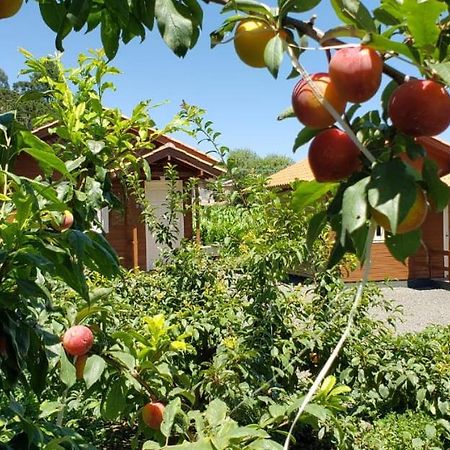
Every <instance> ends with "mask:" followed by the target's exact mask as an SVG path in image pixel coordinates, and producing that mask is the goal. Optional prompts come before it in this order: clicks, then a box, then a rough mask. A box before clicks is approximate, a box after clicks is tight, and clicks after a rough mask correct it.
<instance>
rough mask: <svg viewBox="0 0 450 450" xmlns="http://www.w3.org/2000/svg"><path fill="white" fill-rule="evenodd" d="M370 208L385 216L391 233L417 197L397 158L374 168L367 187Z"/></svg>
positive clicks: (404, 168) (415, 188)
mask: <svg viewBox="0 0 450 450" xmlns="http://www.w3.org/2000/svg"><path fill="white" fill-rule="evenodd" d="M368 188H369V189H368V199H369V203H370V206H371V207H372V208H373V209H375V210H377V211H379V212H380V213H382V214H384V215H385V216H387V218H388V219H389V223H390V225H391V229H392V232H393V233H395V232H396V230H397V226H398V224H399V223H401V222H402V220H403V219H404V218H405V217H406V215H407V214H408V212H409V211H410V209H411V207H412V206H413V204H414V202H415V200H416V196H417V185H416V183H415V180H414V177H413V176H412V175H411V173H410V171H409V170H408V168H407V167H406V164H405V163H404V162H403V161H401V160H400V159H398V158H395V159H393V160H391V161H387V162H383V163H378V164H376V165H375V166H374V168H373V171H372V176H371V180H370V183H369V186H368Z"/></svg>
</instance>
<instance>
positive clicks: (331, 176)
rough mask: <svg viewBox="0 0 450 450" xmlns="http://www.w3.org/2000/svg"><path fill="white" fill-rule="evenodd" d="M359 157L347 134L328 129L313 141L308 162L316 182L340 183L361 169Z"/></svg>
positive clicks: (359, 153) (356, 148) (358, 151)
mask: <svg viewBox="0 0 450 450" xmlns="http://www.w3.org/2000/svg"><path fill="white" fill-rule="evenodd" d="M360 155H361V152H360V150H359V148H358V147H357V146H356V144H355V143H354V142H353V141H352V140H351V139H350V137H349V136H348V134H347V133H344V132H343V131H341V130H338V129H337V128H330V129H329V130H324V131H322V132H321V133H319V134H318V135H317V136H316V137H315V138H314V139H313V141H312V142H311V145H310V147H309V152H308V160H309V165H310V167H311V170H312V172H313V174H314V177H315V179H316V180H317V181H320V182H327V181H340V180H342V179H344V178H347V177H348V176H350V175H351V174H352V173H353V172H356V171H357V170H359V169H360V168H361V160H360Z"/></svg>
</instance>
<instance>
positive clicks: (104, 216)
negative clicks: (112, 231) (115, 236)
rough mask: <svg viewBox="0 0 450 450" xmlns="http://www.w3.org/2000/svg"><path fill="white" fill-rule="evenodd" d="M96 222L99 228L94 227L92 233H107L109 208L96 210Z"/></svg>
mask: <svg viewBox="0 0 450 450" xmlns="http://www.w3.org/2000/svg"><path fill="white" fill-rule="evenodd" d="M97 220H98V221H99V224H100V226H99V227H97V226H96V227H94V231H97V232H99V233H105V234H108V233H109V208H108V207H107V206H105V207H104V208H101V209H99V210H97Z"/></svg>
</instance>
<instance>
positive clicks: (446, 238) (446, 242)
mask: <svg viewBox="0 0 450 450" xmlns="http://www.w3.org/2000/svg"><path fill="white" fill-rule="evenodd" d="M442 215H443V217H444V227H443V229H444V236H443V237H444V252H447V255H445V256H444V267H447V270H446V269H444V278H445V279H446V280H448V279H449V269H448V264H449V256H448V252H449V248H450V237H449V226H448V223H449V208H448V206H447V207H446V208H445V209H444V212H443V214H442Z"/></svg>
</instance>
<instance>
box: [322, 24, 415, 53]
mask: <svg viewBox="0 0 450 450" xmlns="http://www.w3.org/2000/svg"><path fill="white" fill-rule="evenodd" d="M347 36H348V37H355V38H359V39H361V43H362V44H364V45H366V46H368V47H371V48H373V49H374V50H378V51H380V52H383V53H386V52H395V53H399V54H401V55H404V56H406V57H407V58H409V59H411V60H413V61H415V60H416V56H415V54H414V53H413V52H412V51H411V48H410V47H409V46H408V45H406V44H402V43H401V42H396V41H393V40H391V39H388V38H386V37H384V36H381V35H379V34H377V33H375V32H370V33H367V31H366V30H361V29H359V28H356V27H354V26H352V25H347V26H341V27H336V28H332V29H331V30H328V31H327V32H326V33H325V34H324V35H323V37H322V39H321V40H320V42H321V43H326V42H327V41H329V40H330V39H334V38H337V37H347Z"/></svg>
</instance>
